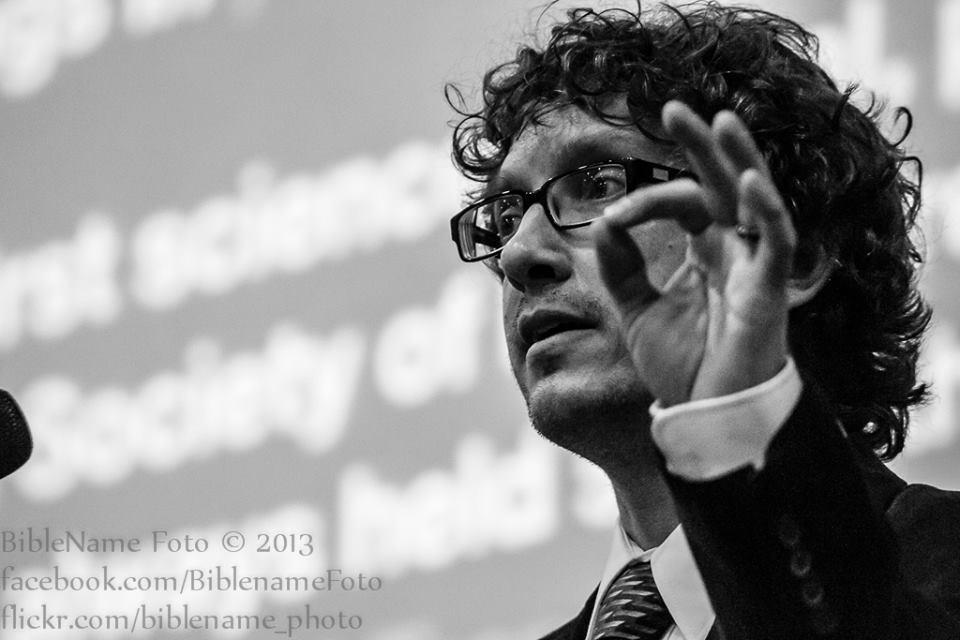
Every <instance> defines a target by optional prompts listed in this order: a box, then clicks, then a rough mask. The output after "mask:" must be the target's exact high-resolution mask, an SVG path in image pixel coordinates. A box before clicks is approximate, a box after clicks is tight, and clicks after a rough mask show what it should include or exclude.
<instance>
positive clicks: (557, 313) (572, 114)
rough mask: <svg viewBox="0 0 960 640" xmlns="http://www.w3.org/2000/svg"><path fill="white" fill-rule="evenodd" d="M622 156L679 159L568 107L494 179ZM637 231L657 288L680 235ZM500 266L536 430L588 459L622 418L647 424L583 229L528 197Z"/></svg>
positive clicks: (541, 178)
mask: <svg viewBox="0 0 960 640" xmlns="http://www.w3.org/2000/svg"><path fill="white" fill-rule="evenodd" d="M624 157H634V158H642V159H645V160H650V161H652V162H658V163H661V164H674V165H675V164H676V161H675V160H673V159H672V158H670V157H669V156H668V152H667V150H665V149H664V148H663V147H662V146H659V145H657V144H655V143H653V142H652V141H651V140H650V139H649V138H647V137H646V136H644V135H643V134H642V133H640V131H639V130H638V129H637V128H636V127H632V126H631V127H618V126H614V125H611V124H609V123H606V122H604V121H602V120H600V119H597V118H595V117H593V116H591V115H589V114H587V113H586V112H584V111H581V110H579V109H577V108H575V107H566V108H563V109H560V110H558V111H555V112H553V113H551V114H550V115H549V116H547V117H546V118H545V120H544V123H543V124H542V125H540V126H531V127H528V128H527V129H525V130H524V131H523V132H522V133H521V134H520V135H519V136H518V137H517V139H516V140H515V141H514V144H513V145H512V147H511V150H510V153H509V154H508V155H507V157H506V159H505V160H504V162H503V165H502V166H501V168H500V172H499V174H498V175H497V176H496V178H497V182H498V183H499V184H502V185H503V188H504V189H507V188H516V189H524V190H533V189H536V188H539V187H540V186H541V185H542V184H543V183H544V182H545V181H546V180H548V179H549V178H551V177H553V176H555V175H557V174H559V173H562V172H564V171H569V170H570V169H573V168H576V167H578V166H581V165H585V164H589V163H591V162H599V161H603V160H611V159H619V158H624ZM634 237H635V238H636V240H637V242H638V243H639V246H640V248H641V250H642V252H643V255H644V258H645V260H646V263H647V275H648V278H649V279H650V281H651V283H652V284H653V285H654V286H656V287H658V288H660V287H662V286H663V284H664V283H665V282H666V281H667V280H668V279H669V277H670V276H671V275H672V274H673V272H674V271H675V270H676V269H677V267H679V266H680V264H681V263H682V262H683V259H684V254H685V251H686V245H687V241H686V236H685V235H684V233H683V232H682V230H681V229H680V228H679V227H678V226H677V225H675V224H674V223H672V222H652V223H649V224H646V225H643V226H642V227H639V228H638V229H637V230H636V231H635V232H634ZM500 267H501V269H502V270H503V273H504V279H503V320H504V329H505V333H506V340H507V350H508V353H509V356H510V362H511V366H512V368H513V372H514V375H515V377H516V379H517V383H518V384H519V386H520V390H521V391H522V393H523V395H524V398H525V399H526V401H527V406H528V409H529V412H530V416H531V419H532V420H533V423H534V426H535V427H536V428H537V430H538V431H540V432H541V433H543V434H544V435H545V436H546V437H548V438H549V439H551V440H553V441H554V442H556V443H557V444H560V445H561V446H564V447H566V448H568V449H571V450H573V451H575V452H577V453H580V454H581V455H584V456H586V457H587V458H591V459H594V461H595V462H601V461H600V460H597V459H596V458H597V456H601V457H603V456H604V455H605V454H604V453H603V451H605V450H607V449H608V448H610V446H611V445H615V444H617V442H618V440H617V439H618V438H619V436H617V435H616V433H617V432H620V431H622V428H625V427H624V425H627V424H629V428H630V429H632V430H633V431H634V432H637V431H644V432H645V431H647V430H646V429H643V428H642V426H643V425H645V424H646V423H647V422H646V421H647V420H648V416H647V411H646V409H647V407H648V406H649V404H650V402H651V401H652V398H651V397H650V395H649V393H647V392H646V390H645V389H644V388H643V386H642V385H641V383H640V381H639V379H638V377H637V374H636V371H635V369H634V366H633V361H632V359H631V357H630V355H629V354H628V353H627V350H626V346H625V344H624V341H623V338H622V336H621V333H620V323H619V318H618V314H617V311H616V308H615V306H614V303H613V300H612V298H611V297H610V295H609V294H608V293H607V291H606V289H605V288H604V286H603V284H602V281H601V279H600V274H599V271H598V266H597V260H596V257H595V255H594V249H593V245H592V243H591V241H590V238H589V230H588V228H578V229H568V230H563V231H559V230H557V229H555V228H554V227H553V226H552V225H551V224H550V222H549V220H547V217H546V215H545V214H544V212H543V210H542V207H541V206H540V205H534V206H533V207H531V208H530V209H529V210H528V211H527V212H526V214H525V215H524V216H523V218H522V220H521V222H520V224H519V228H518V230H517V232H516V234H515V235H514V236H513V237H512V238H511V239H510V241H509V242H508V243H507V244H506V246H505V247H504V248H503V250H502V252H501V255H500ZM613 423H616V425H615V424H613ZM617 425H619V426H620V427H621V429H617V428H616V426H617Z"/></svg>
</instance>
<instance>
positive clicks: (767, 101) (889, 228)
mask: <svg viewBox="0 0 960 640" xmlns="http://www.w3.org/2000/svg"><path fill="white" fill-rule="evenodd" d="M566 16H567V20H566V21H564V22H562V23H558V24H556V25H555V26H553V27H552V29H551V30H550V37H549V41H548V42H547V43H546V45H544V46H537V45H531V46H527V45H524V46H521V47H520V48H519V49H518V51H517V54H516V57H515V58H514V59H513V60H510V61H508V62H506V63H503V64H501V65H499V66H496V67H494V68H493V69H491V70H490V71H488V72H487V73H486V75H485V76H484V80H483V90H482V105H481V107H480V108H479V109H477V110H475V111H473V110H470V109H468V108H467V107H466V106H465V100H464V98H463V96H462V94H461V93H460V92H459V90H457V89H456V88H455V87H452V86H448V92H447V99H448V102H450V104H451V106H453V108H454V109H455V110H456V111H457V113H458V114H459V115H460V116H461V117H462V120H460V122H459V124H458V125H457V126H456V128H455V130H454V134H453V139H454V150H453V158H454V162H455V164H456V165H457V167H458V169H459V170H460V171H461V172H462V173H463V174H464V175H466V176H467V177H469V178H472V179H474V180H477V181H480V182H484V181H486V180H488V179H489V178H490V177H491V176H492V174H493V173H494V172H496V171H497V169H498V168H499V167H500V165H501V163H502V162H503V160H504V158H505V157H506V155H507V154H508V153H509V152H510V147H511V144H512V142H513V141H514V140H515V138H516V137H517V135H518V134H519V133H520V132H521V131H522V130H523V129H524V127H527V126H529V125H531V124H539V123H541V122H542V118H543V117H544V116H545V115H546V114H547V113H549V112H550V111H552V110H555V109H558V108H561V107H564V106H568V105H573V106H576V107H578V108H580V109H583V110H585V111H586V112H588V113H591V114H593V115H595V116H597V117H599V118H603V119H604V120H606V121H608V122H610V123H611V124H619V125H620V126H624V125H623V121H622V119H620V120H617V119H616V118H614V117H613V116H612V115H610V114H608V113H606V112H605V110H604V109H605V107H608V106H609V104H610V98H611V97H624V96H625V97H626V102H627V106H628V109H629V112H630V116H631V119H632V123H629V124H628V125H626V126H637V127H639V128H640V130H641V131H643V132H644V133H645V134H646V135H647V136H649V137H650V138H652V139H654V140H657V141H659V142H662V143H669V141H668V140H664V139H663V138H662V137H659V136H658V134H659V132H660V129H659V128H658V125H657V123H658V121H659V113H660V110H661V108H662V107H663V105H664V104H665V103H666V102H667V101H669V100H681V101H683V102H685V103H686V104H688V105H689V106H690V107H691V108H693V109H694V111H696V112H697V113H698V114H699V115H700V116H701V117H703V118H705V119H707V120H708V121H709V120H710V119H712V117H713V115H714V114H716V113H717V112H718V111H720V110H723V109H729V110H732V111H734V112H735V113H737V114H738V115H739V117H740V118H741V119H742V120H743V121H744V122H745V123H746V125H747V127H748V128H749V129H750V131H751V132H752V134H753V136H754V139H755V140H756V143H757V145H758V146H759V148H760V150H761V152H762V153H763V154H764V156H765V158H766V160H767V162H768V163H769V166H770V169H771V171H772V174H773V176H774V182H775V183H776V185H777V187H778V188H779V189H780V192H781V194H782V195H783V196H784V200H785V202H788V203H789V205H790V208H791V215H792V218H793V222H794V225H795V226H796V228H797V232H798V237H799V247H798V250H797V255H796V262H795V265H794V269H795V272H797V273H801V274H802V273H804V272H805V271H808V270H809V269H811V268H812V267H813V266H814V264H815V263H816V262H817V260H818V259H823V258H824V256H825V259H828V260H832V261H833V263H834V271H833V273H832V275H831V276H830V279H829V280H828V282H827V283H826V284H825V286H824V287H823V289H822V290H821V291H820V292H819V293H818V294H817V295H816V296H815V297H814V298H813V299H812V300H810V301H809V302H807V303H805V304H803V305H801V306H799V307H797V308H795V309H793V310H791V315H790V322H789V332H790V345H791V349H792V353H793V356H794V358H795V360H796V362H797V364H798V366H799V368H800V369H801V371H803V372H804V374H805V376H806V377H808V378H810V379H813V380H814V381H815V382H816V383H817V384H818V385H819V386H820V387H822V388H823V391H824V392H825V393H826V394H827V396H828V398H829V399H830V401H831V402H832V403H833V404H834V406H835V410H836V413H837V415H838V417H839V418H840V419H841V421H842V423H843V425H844V428H845V429H846V430H847V432H848V433H849V434H850V435H851V436H854V437H856V438H857V439H860V440H862V441H864V442H866V443H867V444H868V445H869V446H870V447H871V448H872V449H873V450H874V452H875V453H876V454H877V455H878V456H879V457H880V458H881V459H884V460H888V459H891V458H893V457H894V456H896V455H897V454H898V453H900V451H901V450H902V449H903V445H904V439H905V437H906V432H907V426H908V423H909V409H910V407H911V406H913V405H917V404H919V403H922V402H924V401H925V400H926V397H927V394H928V388H927V385H925V384H922V383H920V382H918V379H917V357H918V353H919V350H920V345H921V339H922V336H923V332H924V330H925V329H926V326H927V324H928V323H929V319H930V309H929V307H928V306H927V305H926V303H925V302H924V300H923V298H922V297H921V295H920V293H919V292H918V290H917V269H918V268H919V266H920V263H921V261H922V257H921V255H920V252H919V251H918V249H917V246H916V245H915V244H914V242H913V240H912V238H911V234H912V233H913V232H914V231H915V221H916V216H917V212H918V209H919V207H920V187H919V181H920V173H921V171H920V169H921V166H920V163H919V160H918V159H917V158H915V157H912V156H908V155H907V154H906V153H905V151H904V149H903V142H904V139H905V138H906V136H907V134H908V133H909V131H910V128H911V125H912V119H911V116H910V113H909V112H908V111H907V110H906V109H904V108H900V109H898V110H897V111H896V121H897V122H899V121H900V120H901V119H902V120H904V121H905V127H904V129H905V130H904V132H903V135H902V136H901V137H900V138H899V139H897V140H888V139H887V138H886V137H885V136H884V135H883V134H882V133H881V131H880V124H879V122H880V117H881V114H882V111H883V105H882V104H880V103H879V102H878V101H877V100H876V99H874V98H873V97H871V98H870V100H869V105H868V106H867V107H866V108H865V109H864V110H861V109H860V108H858V107H856V106H855V105H854V104H852V102H851V100H850V98H851V96H852V95H853V93H854V91H855V90H856V86H853V85H852V86H850V87H848V88H846V90H844V91H841V90H840V89H838V87H837V85H836V84H835V83H834V82H833V80H831V78H830V77H829V76H828V75H827V74H826V72H825V71H824V70H823V69H822V68H821V67H820V66H819V65H818V63H817V56H818V41H817V38H816V36H814V35H813V34H811V33H809V32H808V31H806V30H805V29H804V28H803V27H801V26H800V25H799V24H797V23H795V22H793V21H791V20H788V19H785V18H783V17H780V16H777V15H775V14H772V13H769V12H765V11H761V10H756V9H749V8H743V7H730V6H723V5H720V4H718V3H716V2H713V1H709V2H695V3H691V4H688V5H684V6H682V7H670V6H665V5H660V6H657V7H655V8H653V9H650V10H646V9H643V8H641V7H640V3H639V0H638V4H637V9H636V11H629V10H625V9H606V10H602V11H596V10H592V9H582V8H581V9H572V10H569V11H568V12H567V14H566ZM907 164H913V165H914V166H916V168H917V171H916V175H917V177H916V181H914V180H912V179H911V176H910V175H909V172H906V171H904V169H905V165H907Z"/></svg>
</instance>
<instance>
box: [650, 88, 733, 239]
mask: <svg viewBox="0 0 960 640" xmlns="http://www.w3.org/2000/svg"><path fill="white" fill-rule="evenodd" d="M662 119H663V126H664V129H665V130H666V132H667V135H669V136H670V137H671V138H673V140H674V141H675V142H676V143H677V144H678V145H680V147H681V148H682V149H683V150H684V153H685V154H686V157H687V161H688V162H689V163H690V167H691V168H692V169H693V171H694V173H695V174H696V175H697V177H698V178H699V181H700V184H701V185H702V187H703V188H704V190H705V191H706V193H707V195H708V196H709V198H708V200H707V204H708V211H709V212H710V215H711V217H712V218H713V220H714V221H715V222H718V223H720V224H724V225H732V224H736V220H735V219H734V215H735V213H736V204H737V174H738V172H737V171H736V168H735V166H734V165H733V164H732V163H730V161H729V160H728V159H727V157H726V154H725V153H724V152H723V151H722V150H721V148H720V145H719V144H718V142H717V140H716V136H715V135H714V132H713V130H712V129H711V128H710V126H709V125H707V123H706V122H704V121H703V120H702V119H701V118H700V116H698V115H697V114H696V113H694V112H693V110H692V109H690V107H688V106H687V105H685V104H683V103H681V102H676V101H671V102H668V103H667V104H666V105H664V107H663V113H662Z"/></svg>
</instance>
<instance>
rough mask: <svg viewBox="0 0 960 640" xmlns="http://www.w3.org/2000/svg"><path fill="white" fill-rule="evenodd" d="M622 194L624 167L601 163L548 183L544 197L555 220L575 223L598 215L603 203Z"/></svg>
mask: <svg viewBox="0 0 960 640" xmlns="http://www.w3.org/2000/svg"><path fill="white" fill-rule="evenodd" d="M626 193H627V171H626V169H624V167H623V165H619V164H605V165H600V166H597V167H590V168H589V169H583V170H581V171H575V172H573V173H571V174H569V175H566V176H564V177H562V178H560V179H559V180H557V181H556V182H554V183H553V184H552V185H550V191H549V193H548V194H547V199H548V201H549V202H550V210H551V212H552V213H553V215H554V216H556V220H557V222H559V223H560V224H561V225H576V224H582V223H585V222H589V221H591V220H595V219H597V218H599V217H600V216H602V215H603V210H604V208H605V207H606V206H607V205H609V204H611V203H612V202H614V201H615V200H617V199H618V198H621V197H622V196H624V195H626Z"/></svg>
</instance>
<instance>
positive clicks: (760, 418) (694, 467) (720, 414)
mask: <svg viewBox="0 0 960 640" xmlns="http://www.w3.org/2000/svg"><path fill="white" fill-rule="evenodd" d="M802 390H803V382H802V381H801V380H800V374H799V373H798V372H797V366H796V364H795V363H794V362H793V358H789V357H788V358H787V364H786V365H784V367H783V369H781V370H780V372H779V373H778V374H777V375H775V376H774V377H772V378H770V379H769V380H767V381H766V382H763V383H761V384H759V385H757V386H755V387H750V388H749V389H744V390H742V391H738V392H736V393H732V394H730V395H726V396H720V397H718V398H705V399H702V400H693V401H691V402H684V403H681V404H677V405H673V406H671V407H667V408H663V407H662V406H660V402H659V401H657V402H654V403H653V405H651V407H650V415H651V416H653V424H652V426H651V430H652V433H653V441H654V442H655V443H656V445H657V446H658V447H659V448H660V451H661V453H663V456H664V458H665V459H666V463H667V470H669V471H670V473H673V474H674V475H678V476H680V477H682V478H686V479H687V480H711V479H713V478H717V477H719V476H722V475H725V474H727V473H730V472H731V471H734V470H735V469H739V468H740V467H743V466H746V465H748V464H749V465H753V467H754V468H755V469H757V470H760V469H762V468H763V464H764V460H765V457H766V452H767V447H768V446H769V444H770V441H771V440H773V437H774V436H775V435H776V433H777V431H779V430H780V427H781V426H783V424H784V423H785V422H786V420H787V417H788V416H789V415H790V412H791V411H793V408H794V406H795V405H796V404H797V400H799V399H800V393H801V391H802Z"/></svg>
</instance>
